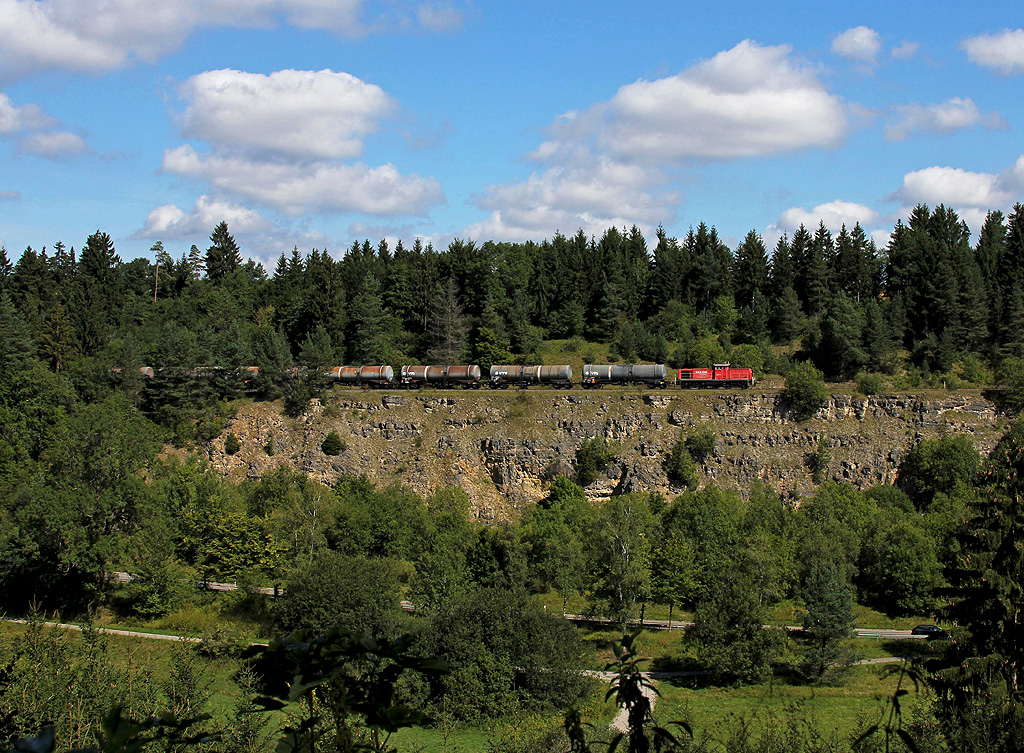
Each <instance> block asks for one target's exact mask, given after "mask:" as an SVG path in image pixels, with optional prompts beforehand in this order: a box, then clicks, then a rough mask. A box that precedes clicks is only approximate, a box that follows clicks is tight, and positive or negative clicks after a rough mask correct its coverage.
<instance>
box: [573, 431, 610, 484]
mask: <svg viewBox="0 0 1024 753" xmlns="http://www.w3.org/2000/svg"><path fill="white" fill-rule="evenodd" d="M613 460H615V452H614V451H613V450H612V449H611V447H609V446H608V442H607V441H606V440H605V438H604V437H595V438H594V439H584V440H583V443H582V444H581V445H580V448H579V449H578V450H576V483H578V484H579V485H580V486H587V485H588V484H590V483H592V482H593V481H594V480H595V479H596V478H597V474H598V473H600V472H601V471H603V470H604V469H605V468H607V467H608V464H609V463H610V462H612V461H613Z"/></svg>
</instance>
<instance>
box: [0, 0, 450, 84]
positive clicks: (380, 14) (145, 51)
mask: <svg viewBox="0 0 1024 753" xmlns="http://www.w3.org/2000/svg"><path fill="white" fill-rule="evenodd" d="M461 18H462V15H461V10H459V6H457V5H454V4H453V3H452V2H451V0H449V1H448V2H440V3H432V2H420V1H418V0H399V1H398V2H371V0H177V1H176V2H173V3H168V2H165V1H164V0H107V1H106V2H103V3H83V2H81V0H0V19H3V23H2V24H0V71H2V72H3V75H4V76H8V77H10V76H19V75H27V74H31V73H35V72H38V71H40V70H48V69H64V70H75V71H86V72H92V73H99V72H104V71H110V70H114V69H117V68H121V67H123V66H125V65H128V64H130V63H132V62H135V61H143V62H151V61H153V60H156V59H159V58H160V57H162V56H164V55H167V54H168V53H170V52H173V51H174V50H177V49H178V48H179V47H180V46H181V44H182V42H184V40H185V39H186V38H187V37H188V36H189V35H190V34H192V33H193V32H195V31H196V30H199V29H202V28H210V27H217V26H234V27H243V28H261V27H262V28H270V27H273V26H277V25H279V24H280V23H282V22H283V23H287V24H290V25H292V26H295V27H298V28H304V29H326V30H329V31H331V32H334V33H336V34H338V35H341V36H345V37H352V38H358V37H363V36H366V35H367V34H373V33H379V32H386V31H395V30H404V29H410V28H423V29H425V30H427V31H437V30H447V29H450V28H454V27H456V26H458V24H459V23H461Z"/></svg>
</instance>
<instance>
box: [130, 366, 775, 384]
mask: <svg viewBox="0 0 1024 753" xmlns="http://www.w3.org/2000/svg"><path fill="white" fill-rule="evenodd" d="M113 371H114V372H115V373H116V372H120V369H114V370H113ZM139 371H140V373H141V374H142V376H144V377H146V378H152V377H153V376H154V375H155V374H156V370H154V369H153V368H152V367H150V366H143V367H142V368H141V369H139ZM243 371H244V372H245V382H246V385H247V386H248V385H249V384H250V383H251V381H252V378H253V377H254V376H255V375H256V374H258V373H259V368H258V367H256V366H248V367H246V368H245V369H243ZM188 373H189V374H190V375H191V376H193V377H195V378H210V377H212V376H214V375H215V374H223V373H226V370H225V369H223V368H222V367H219V366H209V367H200V368H196V369H191V370H189V372H188ZM302 373H303V370H302V369H292V370H291V372H290V375H291V376H292V377H298V376H300V375H301V374H302ZM669 375H670V372H669V370H668V367H667V366H665V364H602V365H599V364H586V365H584V366H583V378H582V381H581V382H580V383H579V386H581V387H583V388H584V389H596V388H599V387H603V386H604V385H606V384H607V385H634V386H641V387H649V388H654V389H665V388H666V387H668V386H669V385H670V384H672V381H670V378H669ZM672 376H673V377H675V379H674V382H675V384H676V385H678V386H679V387H681V388H708V387H712V388H717V387H727V388H736V387H743V388H746V387H751V386H753V384H754V381H755V380H754V373H753V371H752V370H751V369H734V368H732V365H731V364H728V363H716V364H715V365H714V366H713V367H712V368H686V369H679V370H678V371H676V372H674V373H672ZM323 379H324V381H325V382H327V383H332V382H337V383H338V384H347V385H354V386H358V387H369V388H376V389H384V388H387V389H395V388H397V389H419V388H420V387H442V388H444V387H447V388H451V387H461V388H463V389H480V388H481V387H485V386H486V387H489V388H491V389H508V388H509V387H519V388H527V387H531V386H534V385H538V386H542V387H549V388H552V389H570V388H572V387H575V386H576V383H574V382H573V380H572V379H573V373H572V367H571V366H569V365H560V366H541V365H534V366H519V365H511V364H508V365H506V364H499V365H494V366H491V367H490V370H489V372H488V378H487V380H486V381H484V379H483V370H482V369H481V368H480V367H479V366H476V365H473V364H469V365H464V366H402V367H401V368H400V369H399V372H398V379H397V380H396V379H395V370H394V369H393V368H392V367H391V366H335V367H334V368H332V369H330V370H329V371H327V372H325V373H324V374H323Z"/></svg>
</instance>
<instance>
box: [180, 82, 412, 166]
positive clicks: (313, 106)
mask: <svg viewBox="0 0 1024 753" xmlns="http://www.w3.org/2000/svg"><path fill="white" fill-rule="evenodd" d="M180 91H181V95H182V97H183V98H184V99H186V100H188V102H189V105H188V108H187V109H186V111H185V114H184V116H183V135H184V136H186V137H188V138H198V139H202V140H204V141H206V142H208V143H210V144H212V145H214V146H216V147H219V148H224V149H229V150H235V151H242V152H246V153H249V154H254V155H262V154H270V155H285V156H293V157H299V158H310V159H344V158H351V157H358V156H359V155H360V154H361V153H362V151H363V138H364V137H365V136H366V135H367V134H369V133H371V132H373V131H374V130H376V129H377V124H378V121H379V120H380V119H381V118H382V117H384V116H386V115H388V114H389V113H390V112H392V111H393V110H394V108H395V103H394V101H393V100H392V99H391V98H390V97H389V96H388V95H387V94H385V93H384V91H383V90H382V89H381V88H380V87H379V86H375V85H374V84H368V83H366V82H365V81H361V80H360V79H358V78H356V77H355V76H352V75H350V74H348V73H340V72H335V71H330V70H322V71H295V70H283V71H277V72H276V73H271V74H269V75H262V74H258V73H244V72H242V71H235V70H219V71H207V72H205V73H200V74H199V75H197V76H193V77H192V78H190V79H189V80H188V81H186V82H185V83H184V84H183V85H182V86H181V90H180Z"/></svg>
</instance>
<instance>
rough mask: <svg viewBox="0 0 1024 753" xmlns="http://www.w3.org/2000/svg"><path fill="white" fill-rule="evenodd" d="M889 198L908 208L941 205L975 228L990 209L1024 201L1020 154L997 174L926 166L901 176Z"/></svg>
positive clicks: (1023, 164)
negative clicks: (952, 210) (899, 182)
mask: <svg viewBox="0 0 1024 753" xmlns="http://www.w3.org/2000/svg"><path fill="white" fill-rule="evenodd" d="M890 198H892V199H896V200H899V201H901V202H903V204H904V209H903V210H901V212H902V214H903V215H904V216H906V215H908V214H909V211H910V210H909V209H908V207H912V206H915V205H917V204H930V205H933V206H934V205H936V204H945V205H946V206H949V207H952V208H953V209H955V210H956V211H957V213H958V214H959V215H960V217H961V219H963V220H964V221H965V222H967V224H968V225H969V226H970V227H972V228H973V229H975V230H978V229H979V228H980V227H981V226H982V223H983V222H984V220H985V215H986V214H987V213H988V212H989V211H990V210H993V209H999V210H1002V211H1007V210H1008V209H1009V208H1010V207H1011V206H1012V205H1013V204H1014V203H1016V202H1018V201H1022V200H1024V156H1021V157H1019V158H1018V159H1017V161H1016V162H1015V163H1014V164H1013V165H1012V166H1011V167H1008V168H1007V169H1005V170H1003V171H1002V172H999V173H976V172H969V171H967V170H962V169H960V168H955V167H927V168H925V169H923V170H916V171H914V172H911V173H907V174H906V175H905V176H903V184H902V185H901V186H900V189H899V190H898V191H896V192H895V193H894V194H893V195H892V196H891V197H890Z"/></svg>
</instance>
